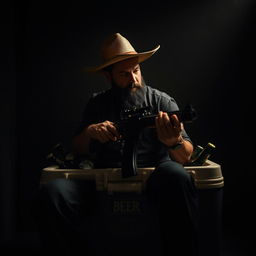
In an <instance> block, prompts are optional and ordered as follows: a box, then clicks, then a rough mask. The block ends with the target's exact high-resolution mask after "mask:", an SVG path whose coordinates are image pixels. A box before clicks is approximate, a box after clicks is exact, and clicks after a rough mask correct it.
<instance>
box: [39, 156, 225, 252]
mask: <svg viewBox="0 0 256 256" xmlns="http://www.w3.org/2000/svg"><path fill="white" fill-rule="evenodd" d="M185 168H186V170H187V171H188V172H189V173H190V174H191V175H193V177H194V180H195V185H196V187H197V188H198V192H199V214H200V216H199V217H200V218H199V221H200V222H199V250H200V256H205V255H207V256H219V255H220V253H221V231H222V228H221V227H222V225H221V224H222V196H223V187H224V179H223V176H222V171H221V166H220V165H219V164H217V163H215V162H212V161H210V160H207V162H206V164H205V165H203V166H186V167H185ZM153 170H154V168H138V175H137V176H134V177H129V178H125V179H124V178H122V175H121V169H120V168H113V169H58V167H57V166H51V167H47V168H44V169H43V170H42V175H41V184H44V183H47V182H48V181H50V180H52V179H56V178H65V179H86V180H94V181H95V183H96V189H97V191H98V195H99V201H100V205H101V207H100V212H99V214H98V216H97V218H95V220H93V221H94V222H95V225H93V226H94V227H95V229H94V231H92V240H91V242H92V243H95V250H97V249H98V248H99V247H98V246H99V245H100V248H101V250H102V248H104V250H103V251H104V252H106V255H111V256H112V255H122V256H128V255H142V256H143V255H147V256H153V255H154V256H160V255H161V252H160V248H161V246H160V243H161V241H160V235H159V229H158V228H159V225H158V220H157V217H156V213H155V212H154V211H153V209H152V208H150V205H149V204H148V202H147V198H146V196H145V185H146V180H147V178H148V177H149V175H150V174H151V173H152V172H153ZM99 240H101V241H99ZM95 241H97V242H95Z"/></svg>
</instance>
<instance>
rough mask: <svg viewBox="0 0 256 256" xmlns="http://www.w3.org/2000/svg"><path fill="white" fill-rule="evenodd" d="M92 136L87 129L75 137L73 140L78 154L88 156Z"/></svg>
mask: <svg viewBox="0 0 256 256" xmlns="http://www.w3.org/2000/svg"><path fill="white" fill-rule="evenodd" d="M90 141H91V139H90V136H89V134H88V132H87V127H85V128H84V129H83V130H82V132H81V133H80V134H79V135H77V136H75V137H74V138H73V140H72V145H73V150H74V151H75V153H77V154H86V153H88V152H89V145H90Z"/></svg>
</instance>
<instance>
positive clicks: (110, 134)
mask: <svg viewBox="0 0 256 256" xmlns="http://www.w3.org/2000/svg"><path fill="white" fill-rule="evenodd" d="M87 130H88V133H89V136H90V137H91V138H93V139H96V140H99V141H100V142H101V143H105V142H107V141H110V140H112V141H116V140H117V139H119V138H120V135H119V133H118V131H117V129H116V127H115V125H114V123H113V122H110V121H105V122H102V123H98V124H92V125H90V126H89V127H88V129H87Z"/></svg>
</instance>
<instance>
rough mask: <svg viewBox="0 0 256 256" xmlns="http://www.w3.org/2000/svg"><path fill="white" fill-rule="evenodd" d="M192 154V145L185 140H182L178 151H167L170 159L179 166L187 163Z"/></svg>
mask: <svg viewBox="0 0 256 256" xmlns="http://www.w3.org/2000/svg"><path fill="white" fill-rule="evenodd" d="M192 152H193V145H192V144H191V143H190V142H189V141H187V140H183V144H182V146H181V147H179V148H178V149H175V150H171V149H170V150H169V154H170V156H171V158H172V159H174V160H175V161H176V162H178V163H180V164H187V163H189V161H190V158H191V155H192Z"/></svg>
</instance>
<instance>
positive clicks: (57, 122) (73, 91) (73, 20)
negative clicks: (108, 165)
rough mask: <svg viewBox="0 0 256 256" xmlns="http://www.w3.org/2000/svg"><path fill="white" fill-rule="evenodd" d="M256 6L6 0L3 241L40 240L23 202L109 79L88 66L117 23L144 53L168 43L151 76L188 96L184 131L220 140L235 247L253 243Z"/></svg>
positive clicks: (0, 183)
mask: <svg viewBox="0 0 256 256" xmlns="http://www.w3.org/2000/svg"><path fill="white" fill-rule="evenodd" d="M255 7H256V5H255V3H254V1H253V0H215V1H210V0H207V1H178V0H172V1H166V2H165V3H161V2H159V1H158V2H155V1H154V2H145V3H142V2H134V1H133V2H128V1H127V2H121V1H119V2H118V1H109V2H108V3H103V2H100V3H98V2H97V3H90V4H89V3H86V2H84V3H83V4H78V3H75V2H70V3H64V2H62V3H61V4H57V3H53V2H52V3H51V4H50V5H49V4H46V3H45V2H40V1H37V2H31V3H29V2H26V3H23V2H22V3H14V2H9V4H6V6H5V7H4V8H3V9H2V10H1V12H2V14H3V15H1V17H2V21H1V24H2V30H1V33H2V36H1V38H2V39H1V56H3V58H2V62H1V64H2V68H1V95H0V97H1V120H2V122H1V143H0V149H1V152H0V153H1V155H0V164H1V165H0V167H1V173H0V192H1V193H0V196H1V197H0V207H1V216H0V217H1V218H0V224H1V226H0V238H1V240H0V243H1V246H2V245H3V246H5V245H6V244H13V245H14V246H17V247H19V246H30V245H31V247H33V246H34V244H33V243H35V241H34V240H33V239H32V237H33V238H34V236H33V235H32V236H30V234H31V233H33V231H34V229H33V223H32V221H31V218H30V212H29V210H28V209H29V204H30V199H31V198H32V197H33V193H34V192H35V191H36V189H37V187H38V184H39V178H40V171H41V169H42V168H43V167H44V164H45V157H46V155H47V153H48V152H49V150H50V149H51V148H52V147H53V146H54V145H55V144H57V143H58V142H62V143H64V144H65V145H67V146H69V144H70V139H71V136H72V133H73V132H74V130H75V128H76V126H77V124H78V122H79V119H80V117H81V114H82V111H83V108H84V106H85V104H86V102H87V100H88V98H89V96H90V95H91V93H92V92H95V91H98V90H102V89H105V88H107V87H108V84H107V83H106V81H105V80H104V79H103V77H101V76H94V75H89V74H87V73H84V72H82V68H83V67H84V66H88V65H89V66H91V65H92V66H93V65H97V64H99V63H100V57H99V52H98V49H99V47H100V44H101V41H102V40H103V39H104V37H105V36H107V35H109V34H111V33H115V32H120V33H121V34H122V35H123V36H125V37H126V38H128V40H129V41H130V42H131V43H132V45H133V46H134V47H135V49H136V50H137V51H138V52H142V51H147V50H151V49H153V48H154V47H155V46H157V45H158V44H160V45H161V48H160V50H159V51H158V52H157V53H156V54H155V55H154V56H153V57H152V58H150V59H149V60H147V61H146V62H144V63H142V64H141V68H142V72H143V75H144V78H145V80H146V82H147V83H148V84H149V85H151V86H153V87H155V88H158V89H160V90H163V91H165V92H167V93H169V94H170V95H171V96H173V97H174V98H175V99H176V101H177V102H178V104H179V106H180V107H181V108H182V107H184V106H185V104H186V103H192V104H193V105H194V107H195V108H196V109H197V111H198V114H199V118H198V120H197V121H196V122H194V123H193V124H192V125H188V126H187V127H186V129H187V131H188V133H189V134H190V136H191V138H192V139H193V141H194V142H195V143H196V144H199V145H202V146H204V145H205V144H206V143H207V142H212V143H214V144H215V145H216V152H215V153H214V154H213V155H212V157H211V160H213V161H215V162H217V163H219V164H220V165H221V167H222V172H223V176H224V179H225V187H224V202H223V236H224V238H225V239H227V241H226V240H225V241H226V243H227V244H230V245H231V248H230V249H228V250H231V251H232V250H234V251H239V250H241V251H244V252H245V251H247V250H249V248H250V247H251V248H252V247H253V242H254V235H251V234H249V233H250V232H253V233H254V232H255V220H254V216H255V213H256V212H255V209H254V202H255V198H254V196H255V179H256V174H255V164H254V154H255V150H254V134H253V133H254V122H253V121H254V119H253V117H254V116H255V114H254V112H255V107H254V95H253V93H254V90H253V89H254V88H253V87H254V85H255V82H256V78H255V57H256V56H255V45H256V39H255V21H256V18H255V14H256V13H255ZM231 234H232V237H231ZM230 237H231V238H230ZM228 239H229V240H228ZM225 246H226V244H224V247H225ZM224 249H225V248H224ZM230 255H232V254H230ZM243 255H245V254H243Z"/></svg>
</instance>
